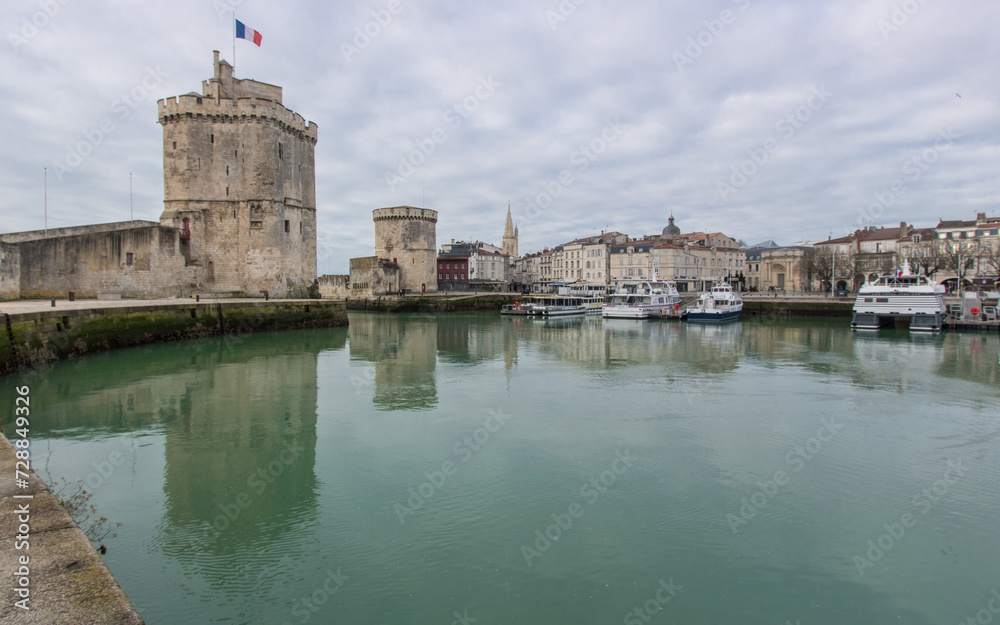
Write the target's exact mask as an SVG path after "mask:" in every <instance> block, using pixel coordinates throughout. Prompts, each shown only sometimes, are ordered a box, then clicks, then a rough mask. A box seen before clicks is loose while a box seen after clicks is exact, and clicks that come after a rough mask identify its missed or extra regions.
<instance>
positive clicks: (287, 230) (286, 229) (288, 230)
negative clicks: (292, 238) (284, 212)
mask: <svg viewBox="0 0 1000 625" xmlns="http://www.w3.org/2000/svg"><path fill="white" fill-rule="evenodd" d="M285 232H291V230H290V229H289V227H288V220H287V219H286V220H285Z"/></svg>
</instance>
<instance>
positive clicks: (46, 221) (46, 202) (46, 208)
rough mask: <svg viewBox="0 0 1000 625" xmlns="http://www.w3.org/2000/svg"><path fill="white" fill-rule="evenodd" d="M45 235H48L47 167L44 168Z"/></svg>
mask: <svg viewBox="0 0 1000 625" xmlns="http://www.w3.org/2000/svg"><path fill="white" fill-rule="evenodd" d="M45 236H49V168H48V167H46V168H45Z"/></svg>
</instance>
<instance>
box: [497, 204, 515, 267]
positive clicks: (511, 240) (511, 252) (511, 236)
mask: <svg viewBox="0 0 1000 625" xmlns="http://www.w3.org/2000/svg"><path fill="white" fill-rule="evenodd" d="M500 247H501V249H502V250H503V253H504V254H506V255H507V256H509V257H510V262H511V263H513V262H514V259H515V258H517V227H516V226H514V222H513V220H511V218H510V204H507V223H506V224H505V225H504V228H503V241H502V242H501V243H500Z"/></svg>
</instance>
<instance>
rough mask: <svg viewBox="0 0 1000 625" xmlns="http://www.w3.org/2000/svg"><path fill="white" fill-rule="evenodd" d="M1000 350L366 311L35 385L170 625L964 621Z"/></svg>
mask: <svg viewBox="0 0 1000 625" xmlns="http://www.w3.org/2000/svg"><path fill="white" fill-rule="evenodd" d="M998 346H1000V341H998V339H997V337H996V336H995V335H992V336H990V335H975V334H964V335H955V334H942V335H937V336H918V335H913V336H911V335H908V334H906V333H905V332H903V333H900V332H894V331H883V332H880V333H877V334H856V333H852V332H851V331H850V330H849V329H847V323H846V321H841V320H832V321H830V320H823V321H805V320H800V321H795V320H791V321H784V322H782V323H770V324H769V323H762V322H757V321H752V320H750V321H744V322H742V323H736V324H729V325H724V326H699V325H693V324H692V325H682V324H678V323H670V322H665V323H660V322H631V321H625V320H606V321H601V320H599V319H577V320H566V321H561V322H559V323H546V322H543V321H535V320H525V319H516V320H515V319H500V318H498V317H497V316H495V315H465V316H458V315H456V316H438V317H429V316H426V315H423V316H409V317H408V316H387V315H368V314H357V315H352V317H351V326H350V328H346V329H334V330H323V331H309V332H285V333H276V334H265V335H257V336H252V337H249V338H246V339H242V340H239V341H236V342H234V341H216V340H211V341H199V342H189V343H177V344H171V345H157V346H151V347H148V348H142V349H136V350H127V351H120V352H114V353H108V354H101V355H95V356H91V357H87V358H84V359H79V360H76V361H70V362H65V363H60V364H58V365H56V366H55V367H54V368H52V369H51V370H48V371H46V372H45V374H44V375H40V376H35V377H33V378H30V380H29V382H30V384H31V385H32V396H33V398H38V399H37V402H38V406H37V407H36V409H35V415H36V420H35V421H34V423H33V436H34V437H35V438H34V440H35V447H34V449H35V453H36V454H37V455H36V456H35V458H36V463H38V465H39V466H44V467H45V468H46V469H47V472H48V474H49V475H50V476H51V477H52V478H59V477H66V478H68V479H70V480H76V479H83V480H89V485H90V488H91V490H93V491H94V493H95V496H94V502H95V503H96V504H97V505H98V507H99V509H100V512H101V514H104V515H107V516H108V517H109V518H111V519H112V520H116V521H121V522H122V523H123V526H122V528H121V529H120V530H119V537H118V538H116V539H113V540H111V541H109V542H108V545H109V547H110V551H109V552H108V554H107V556H106V560H107V561H108V563H109V565H110V566H111V569H112V571H113V572H114V573H115V575H116V576H117V578H118V580H119V581H120V583H121V585H122V586H123V587H124V589H125V590H126V592H127V593H128V595H129V597H130V598H131V599H132V600H133V602H134V603H135V604H136V606H137V608H138V609H139V611H140V613H141V614H142V615H143V616H144V618H145V619H146V622H147V623H150V625H160V624H173V623H178V624H180V623H184V624H187V623H227V624H228V623H275V624H279V623H283V622H288V623H305V622H315V623H326V622H334V621H337V622H357V623H382V622H386V623H390V622H391V623H414V624H416V623H421V624H423V623H434V622H439V623H442V624H443V625H447V624H448V623H452V622H453V621H456V620H457V615H463V616H464V615H468V617H470V620H471V618H475V619H478V622H479V623H490V622H509V623H546V624H551V623H601V622H607V623H612V622H614V623H618V622H623V621H624V622H632V623H635V622H646V620H645V619H647V618H648V619H649V622H654V623H655V622H663V623H668V622H670V623H708V622H740V623H762V624H765V623H766V624H778V623H785V622H791V623H795V622H801V623H802V624H807V623H847V622H850V623H886V622H904V623H941V622H945V623H948V622H956V623H957V622H962V621H964V619H965V618H966V617H968V616H973V617H974V616H975V615H976V613H977V612H978V611H979V610H981V609H988V602H989V600H990V592H991V591H992V590H993V589H994V588H998V587H1000V568H998V567H997V566H996V562H997V560H998V558H997V556H998V555H1000V554H998V553H997V550H998V549H1000V541H998V538H1000V529H998V528H1000V524H998V523H997V522H996V519H997V517H998V512H1000V497H998V492H1000V490H998V487H1000V424H998V420H1000V419H998V417H1000V411H998V409H997V397H998V394H1000V393H998V390H1000V378H998V374H1000V371H998V369H1000V367H998V355H1000V353H998V352H1000V350H998ZM12 386H13V385H12V384H9V383H8V384H6V385H4V386H3V388H2V390H0V395H2V397H3V400H4V401H6V402H7V405H12V396H11V388H12ZM490 411H493V413H494V414H499V415H501V417H502V418H503V419H504V423H503V424H502V425H500V424H499V423H498V422H497V421H496V419H495V417H493V418H491V413H490ZM491 419H492V420H491ZM831 427H832V428H833V429H834V430H835V432H833V433H831V432H830V428H831ZM821 428H827V429H826V430H823V429H821ZM616 452H617V453H619V454H623V453H627V455H630V457H632V458H633V459H634V460H633V462H632V464H631V466H630V467H627V468H625V469H624V470H622V471H621V472H619V473H615V471H614V468H615V467H616V466H617V468H619V469H622V468H623V465H622V464H621V463H618V464H617V465H616V464H615V461H616ZM39 456H41V459H39ZM111 460H115V461H118V462H117V464H116V466H114V467H113V470H111V471H110V473H109V472H108V471H107V468H108V466H109V465H108V462H109V461H111ZM949 462H951V463H953V465H954V464H955V463H958V464H957V465H955V466H959V467H964V468H965V470H963V472H962V474H961V475H958V474H957V473H955V472H954V471H952V472H951V473H950V474H949V473H948V470H949V464H948V463H949ZM449 463H450V464H449ZM101 468H104V472H103V473H102V472H101V471H100V469H101ZM42 474H43V476H44V475H45V474H46V470H44V469H43V470H42ZM946 476H947V477H948V479H949V480H950V481H949V482H947V483H945V482H942V480H944V479H945V477H946ZM602 478H603V479H604V480H605V483H604V484H602V483H601V482H600V480H601V479H602ZM591 480H596V482H591ZM778 481H780V482H781V484H780V485H779V484H778ZM431 482H434V483H436V485H432V484H431ZM935 488H937V491H935V490H934V489H935ZM928 489H930V490H929V491H928ZM925 491H927V492H925ZM421 494H422V495H423V496H421ZM411 506H412V508H411ZM571 512H574V513H575V514H571ZM906 513H910V514H913V515H914V518H915V519H916V524H915V525H914V526H912V527H910V528H908V529H906V530H905V534H904V535H903V536H902V537H900V538H899V539H893V544H892V546H891V547H890V548H889V549H888V550H887V551H885V553H884V554H883V555H881V557H880V558H879V559H878V561H874V562H872V563H871V564H872V565H871V566H870V567H869V566H864V567H862V569H861V572H862V573H863V575H862V574H859V569H858V560H857V558H856V556H858V557H867V556H866V554H867V552H868V551H869V544H868V541H869V540H872V541H873V543H875V544H877V541H879V540H880V537H882V535H883V534H885V533H886V531H887V530H886V529H885V526H886V525H888V526H890V527H893V528H894V527H895V526H894V524H896V523H898V522H899V521H900V518H901V515H903V514H906ZM401 520H402V522H401ZM560 521H561V522H562V523H563V525H564V527H558V523H559V522H560ZM546 531H548V532H549V534H550V537H545V536H544V534H545V532H546ZM540 534H541V536H542V538H539V535H540ZM555 536H558V540H552V539H551V537H555ZM882 544H883V546H885V545H886V544H888V539H886V538H884V537H883V538H882ZM532 549H533V550H535V551H531V550H532ZM872 555H873V556H874V555H878V553H876V552H872ZM529 561H530V566H529ZM671 579H672V581H673V582H674V584H675V585H677V586H680V587H681V588H680V590H677V591H676V593H677V594H676V596H674V597H673V598H671V600H670V601H669V602H668V603H666V604H657V601H656V592H657V588H658V584H659V582H660V580H671ZM660 596H661V598H662V597H665V595H663V594H661V595H660ZM307 601H308V602H309V603H306V602H307ZM643 605H645V606H647V607H648V608H649V609H650V611H651V613H647V614H644V615H643V618H641V619H639V620H636V617H634V616H633V617H631V619H632V620H630V621H627V620H626V615H627V614H628V613H629V612H630V611H633V610H634V609H635V607H636V606H640V609H642V607H641V606H643ZM994 618H1000V615H994Z"/></svg>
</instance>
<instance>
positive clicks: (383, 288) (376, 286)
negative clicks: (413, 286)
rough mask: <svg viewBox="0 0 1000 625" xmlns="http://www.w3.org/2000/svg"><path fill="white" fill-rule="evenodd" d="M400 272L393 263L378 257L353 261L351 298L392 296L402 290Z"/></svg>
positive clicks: (354, 259)
mask: <svg viewBox="0 0 1000 625" xmlns="http://www.w3.org/2000/svg"><path fill="white" fill-rule="evenodd" d="M400 277H401V276H400V271H399V267H397V266H396V265H395V264H394V263H393V262H392V261H389V260H386V259H384V258H379V257H378V256H365V257H362V258H352V259H351V275H350V284H351V297H352V298H365V297H372V296H377V295H391V294H394V293H396V292H398V291H399V289H400Z"/></svg>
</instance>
